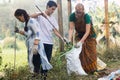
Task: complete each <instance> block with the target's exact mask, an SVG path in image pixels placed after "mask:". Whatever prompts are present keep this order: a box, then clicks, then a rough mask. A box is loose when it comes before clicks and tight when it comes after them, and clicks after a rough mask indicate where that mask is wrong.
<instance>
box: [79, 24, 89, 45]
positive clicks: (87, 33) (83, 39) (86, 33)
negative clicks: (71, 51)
mask: <svg viewBox="0 0 120 80" xmlns="http://www.w3.org/2000/svg"><path fill="white" fill-rule="evenodd" d="M90 28H91V25H90V24H86V31H85V34H84V36H83V37H82V39H81V40H80V42H82V43H84V41H85V40H86V38H87V37H88V36H89V34H90Z"/></svg>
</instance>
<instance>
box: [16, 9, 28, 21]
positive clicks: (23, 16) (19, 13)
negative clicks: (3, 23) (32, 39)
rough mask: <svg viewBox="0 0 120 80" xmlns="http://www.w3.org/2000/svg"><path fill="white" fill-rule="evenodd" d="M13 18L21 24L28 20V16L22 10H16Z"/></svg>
mask: <svg viewBox="0 0 120 80" xmlns="http://www.w3.org/2000/svg"><path fill="white" fill-rule="evenodd" d="M14 16H15V17H16V18H17V19H18V20H19V21H21V22H27V21H28V19H29V15H28V14H27V12H26V11H25V10H24V9H17V10H16V11H15V13H14Z"/></svg>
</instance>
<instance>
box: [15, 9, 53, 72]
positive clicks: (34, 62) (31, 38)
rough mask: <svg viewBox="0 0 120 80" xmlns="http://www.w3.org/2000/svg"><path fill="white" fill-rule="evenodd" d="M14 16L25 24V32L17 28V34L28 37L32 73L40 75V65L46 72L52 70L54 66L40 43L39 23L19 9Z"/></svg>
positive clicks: (27, 44) (27, 43) (29, 61)
mask: <svg viewBox="0 0 120 80" xmlns="http://www.w3.org/2000/svg"><path fill="white" fill-rule="evenodd" d="M14 16H15V17H16V18H17V19H18V20H19V21H21V22H25V27H24V31H20V30H18V28H16V30H15V32H17V33H20V34H22V35H24V36H26V46H27V50H28V63H29V66H30V69H31V71H32V72H34V73H35V74H36V73H37V74H38V73H39V70H40V64H41V65H42V68H43V69H44V70H49V69H51V68H52V66H51V64H50V63H49V62H48V60H47V57H46V53H45V51H44V47H43V44H42V42H41V41H40V31H39V30H40V29H39V24H38V22H37V21H36V20H35V19H33V18H30V17H29V15H28V14H27V12H26V11H25V10H23V9H17V10H16V11H15V14H14Z"/></svg>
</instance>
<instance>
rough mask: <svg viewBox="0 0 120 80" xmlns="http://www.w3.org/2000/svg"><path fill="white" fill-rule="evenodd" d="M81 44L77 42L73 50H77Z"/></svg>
mask: <svg viewBox="0 0 120 80" xmlns="http://www.w3.org/2000/svg"><path fill="white" fill-rule="evenodd" d="M81 44H82V42H81V41H79V42H77V44H76V45H75V46H74V47H75V48H79V47H80V46H81Z"/></svg>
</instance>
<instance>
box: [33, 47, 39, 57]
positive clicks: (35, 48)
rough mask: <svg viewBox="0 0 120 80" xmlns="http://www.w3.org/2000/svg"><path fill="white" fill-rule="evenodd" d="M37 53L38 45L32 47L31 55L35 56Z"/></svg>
mask: <svg viewBox="0 0 120 80" xmlns="http://www.w3.org/2000/svg"><path fill="white" fill-rule="evenodd" d="M37 53H38V45H34V46H33V54H34V55H35V54H37Z"/></svg>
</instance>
